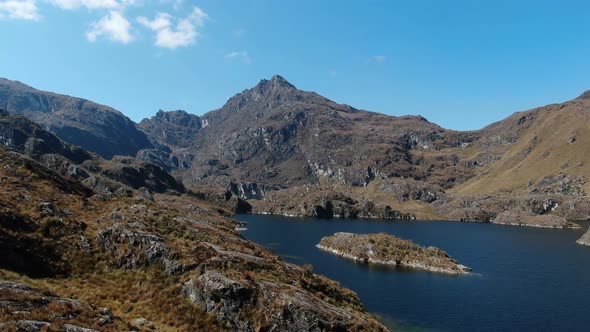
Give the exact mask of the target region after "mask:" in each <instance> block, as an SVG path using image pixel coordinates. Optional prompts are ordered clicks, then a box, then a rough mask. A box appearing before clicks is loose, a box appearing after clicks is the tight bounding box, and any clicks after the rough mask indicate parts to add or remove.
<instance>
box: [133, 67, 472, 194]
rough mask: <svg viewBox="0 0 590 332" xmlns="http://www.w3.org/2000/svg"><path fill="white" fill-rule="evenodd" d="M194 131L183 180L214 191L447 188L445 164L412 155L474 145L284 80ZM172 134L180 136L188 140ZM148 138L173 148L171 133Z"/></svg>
mask: <svg viewBox="0 0 590 332" xmlns="http://www.w3.org/2000/svg"><path fill="white" fill-rule="evenodd" d="M175 116H176V115H175V114H170V117H175ZM163 118H164V116H163V115H162V114H161V113H158V115H157V116H156V117H155V118H154V119H155V120H154V119H152V120H144V121H143V122H142V124H143V123H145V125H143V126H141V124H140V127H142V129H143V128H148V126H147V124H151V125H150V128H153V127H154V126H153V123H155V122H156V120H159V119H163ZM158 123H161V120H160V121H159V122H158ZM196 123H197V121H196V120H195V121H194V124H193V125H192V128H188V127H185V129H189V130H190V131H191V132H192V133H194V137H193V139H192V144H190V145H188V144H184V142H183V145H181V146H178V147H181V148H185V149H188V150H189V151H190V152H191V154H192V155H194V156H195V157H194V158H193V160H192V162H191V167H190V171H185V172H182V173H181V176H182V177H183V179H184V180H185V181H186V182H188V183H201V184H203V183H205V184H209V185H212V186H227V185H229V184H230V183H234V182H237V183H240V184H248V183H257V184H260V185H264V186H266V187H269V188H271V189H280V188H288V187H291V186H297V185H303V184H315V183H319V181H320V178H322V177H331V178H334V179H337V180H338V181H339V182H341V183H343V184H347V185H352V186H364V185H366V184H367V183H368V182H370V181H372V180H373V179H375V178H376V177H404V178H415V179H423V178H427V177H438V178H437V180H436V182H438V183H440V184H441V185H442V184H445V183H446V182H453V181H455V179H450V178H449V177H448V176H447V177H446V176H445V175H444V174H439V173H438V169H439V167H438V166H436V165H435V164H438V163H441V161H440V160H437V161H434V160H429V159H427V158H424V157H422V156H418V157H417V158H416V156H414V155H412V154H411V153H410V151H411V150H414V149H417V150H424V149H441V148H444V147H453V146H458V145H461V144H463V143H465V142H469V141H471V140H473V139H474V137H473V135H472V134H470V133H460V132H454V131H449V130H445V129H443V128H441V127H439V126H437V125H435V124H432V123H430V122H428V121H427V120H426V119H424V118H422V117H420V116H402V117H393V116H387V115H384V114H379V113H373V112H367V111H363V110H357V109H355V108H353V107H350V106H347V105H342V104H338V103H335V102H333V101H331V100H329V99H326V98H324V97H322V96H320V95H318V94H316V93H313V92H307V91H302V90H298V89H297V88H295V87H294V86H293V85H292V84H290V83H289V82H287V81H286V80H285V79H284V78H282V77H280V76H274V77H273V78H272V79H271V80H262V81H261V82H260V83H259V84H258V85H257V86H255V87H254V88H251V89H248V90H245V91H243V92H241V93H239V94H237V95H235V96H234V97H232V98H230V99H229V100H228V102H227V103H226V104H225V105H224V106H223V107H222V108H221V109H218V110H215V111H212V112H209V113H207V114H205V115H203V116H202V117H201V118H200V123H201V125H200V126H198V125H196ZM167 128H170V127H167ZM174 128H175V129H174V131H173V132H174V133H179V132H182V131H181V130H180V129H178V128H177V127H176V126H175V127H174ZM144 130H146V129H144ZM148 132H149V135H150V137H152V139H154V140H155V141H157V142H158V143H160V144H164V145H167V146H169V147H170V139H169V137H170V136H171V135H170V134H169V131H168V130H167V129H162V128H159V129H158V130H151V129H150V130H149V131H148ZM184 135H185V137H186V136H187V135H186V134H184ZM185 151H186V150H185ZM437 158H438V159H441V158H442V159H444V158H445V157H444V156H438V157H437ZM443 162H444V161H443ZM448 162H452V161H451V160H449V161H448Z"/></svg>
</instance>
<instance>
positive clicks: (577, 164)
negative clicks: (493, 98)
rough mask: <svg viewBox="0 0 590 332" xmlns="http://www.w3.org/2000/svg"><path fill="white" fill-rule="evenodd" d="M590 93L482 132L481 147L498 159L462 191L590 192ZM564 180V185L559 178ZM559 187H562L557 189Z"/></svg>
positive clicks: (522, 114)
mask: <svg viewBox="0 0 590 332" xmlns="http://www.w3.org/2000/svg"><path fill="white" fill-rule="evenodd" d="M589 94H590V93H588V92H586V93H585V94H583V95H582V96H580V97H579V98H576V99H574V100H572V101H568V102H565V103H561V104H554V105H548V106H544V107H540V108H536V109H533V110H530V111H526V112H519V113H516V114H514V115H512V116H510V117H508V118H507V119H505V120H502V121H500V122H498V123H495V124H492V125H490V126H488V127H486V128H484V129H482V130H481V133H482V135H481V136H482V137H484V138H485V139H484V138H482V139H481V140H480V141H479V142H478V143H477V145H478V147H479V149H480V150H482V151H488V153H491V154H495V155H496V156H497V159H498V160H497V161H495V162H494V163H492V164H490V165H489V166H488V167H486V168H485V169H484V170H483V171H482V172H479V173H478V175H477V176H475V177H474V178H472V179H470V180H469V181H467V182H466V183H464V184H463V185H461V186H459V187H458V188H457V192H459V193H465V194H474V193H511V194H528V193H534V192H547V193H549V192H553V191H556V190H557V192H556V193H559V192H563V191H564V190H565V191H566V192H564V193H566V194H572V195H579V196H583V195H584V193H588V192H590V183H588V182H587V179H590V167H589V166H590V154H588V147H589V146H590V98H589V97H587V96H588V95H589ZM560 181H561V182H563V183H562V184H561V185H559V182H560ZM554 185H559V188H552V186H554Z"/></svg>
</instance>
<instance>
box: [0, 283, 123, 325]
mask: <svg viewBox="0 0 590 332" xmlns="http://www.w3.org/2000/svg"><path fill="white" fill-rule="evenodd" d="M128 328H129V325H128V324H126V323H125V322H123V321H122V320H121V319H120V318H119V317H116V316H115V315H113V313H111V312H110V311H109V310H108V309H105V308H96V307H94V306H91V305H89V304H86V303H84V302H81V301H78V300H74V299H70V298H66V297H60V296H57V295H55V294H52V293H50V292H47V291H42V290H40V289H37V288H33V287H30V286H27V285H24V284H20V283H16V282H10V281H6V280H0V330H2V331H66V332H93V331H99V330H101V331H104V330H119V329H128Z"/></svg>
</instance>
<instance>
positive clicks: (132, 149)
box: [0, 78, 152, 159]
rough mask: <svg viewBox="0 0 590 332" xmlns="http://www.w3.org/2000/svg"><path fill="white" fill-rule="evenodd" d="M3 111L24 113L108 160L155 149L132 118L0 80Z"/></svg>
mask: <svg viewBox="0 0 590 332" xmlns="http://www.w3.org/2000/svg"><path fill="white" fill-rule="evenodd" d="M0 108H3V109H5V110H6V111H8V112H9V113H13V114H22V115H24V116H26V117H27V118H29V119H31V120H33V121H35V122H37V123H39V124H41V125H43V126H44V127H45V128H47V129H48V130H49V131H51V132H52V133H54V134H56V135H57V136H58V137H59V138H61V139H63V140H64V141H66V142H69V143H72V144H76V145H79V146H81V147H82V148H84V149H85V150H89V151H92V152H96V153H98V154H99V155H101V156H102V157H104V158H107V159H110V158H111V157H112V156H114V155H135V154H136V153H137V151H139V150H140V149H144V148H149V147H151V146H152V145H151V143H150V142H149V140H148V139H147V137H146V135H145V134H144V133H142V132H141V131H139V130H138V129H137V128H136V125H135V123H134V122H133V121H131V120H130V119H129V118H127V117H126V116H124V115H123V114H121V113H120V112H119V111H116V110H114V109H112V108H110V107H108V106H104V105H100V104H96V103H94V102H91V101H88V100H85V99H80V98H74V97H70V96H65V95H59V94H55V93H51V92H45V91H40V90H37V89H34V88H32V87H30V86H27V85H25V84H22V83H20V82H17V81H10V80H7V79H4V78H0Z"/></svg>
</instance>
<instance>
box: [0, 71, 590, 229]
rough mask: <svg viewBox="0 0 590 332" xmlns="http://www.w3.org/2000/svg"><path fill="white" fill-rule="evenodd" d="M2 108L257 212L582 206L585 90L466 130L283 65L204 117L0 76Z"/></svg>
mask: <svg viewBox="0 0 590 332" xmlns="http://www.w3.org/2000/svg"><path fill="white" fill-rule="evenodd" d="M0 108H5V109H6V110H8V112H10V113H17V114H22V115H24V116H27V117H28V118H30V119H31V120H33V121H35V122H38V123H39V124H41V125H42V126H43V127H44V128H46V129H47V130H49V131H51V132H53V133H55V134H56V135H57V136H58V137H60V138H61V139H63V140H64V141H67V142H70V143H72V144H75V145H79V146H81V147H83V148H84V149H87V150H90V151H93V152H96V153H98V154H99V155H101V156H102V157H104V158H107V159H109V158H112V157H113V156H115V155H125V156H129V157H133V158H135V159H136V160H138V161H145V162H149V163H153V164H157V165H159V166H161V167H162V168H163V169H164V170H166V171H169V172H172V173H173V174H174V175H175V176H177V177H178V178H179V179H181V180H182V181H183V182H184V184H185V185H186V186H188V187H194V186H198V187H211V188H223V189H227V190H229V191H231V192H232V193H233V194H235V195H239V196H241V197H242V198H243V199H249V200H250V201H251V203H252V204H253V205H254V210H255V211H257V212H271V213H282V214H294V215H318V216H319V215H320V214H321V215H322V216H328V217H329V216H338V215H349V216H355V215H357V216H358V215H361V216H367V215H374V216H376V217H379V216H383V215H384V213H375V214H373V213H372V212H371V211H373V212H375V211H374V210H371V209H369V210H367V208H366V204H365V203H367V202H369V203H370V204H373V205H372V206H379V209H381V207H383V209H385V208H386V207H389V208H390V209H391V210H394V211H397V212H399V214H394V215H395V216H404V215H408V214H409V215H412V216H415V217H417V218H429V219H430V218H452V219H467V220H482V221H493V220H497V219H498V222H500V220H501V219H502V218H501V217H502V216H501V213H503V212H505V211H507V210H511V211H512V212H514V213H516V214H518V217H515V218H516V219H517V220H519V221H518V222H517V223H523V224H527V223H529V222H528V221H527V222H525V221H524V220H529V219H530V217H535V216H540V215H555V216H558V217H560V218H562V217H563V218H568V219H586V218H588V216H590V204H589V203H588V202H587V200H586V194H587V192H588V191H589V190H590V183H588V182H587V179H588V177H589V176H590V167H588V166H589V165H590V160H589V158H590V155H589V154H587V153H585V152H584V151H585V149H586V147H587V146H589V143H590V132H589V131H590V126H589V125H590V92H585V93H584V94H582V95H581V96H580V97H578V98H576V99H574V100H572V101H568V102H565V103H561V104H553V105H548V106H544V107H540V108H537V109H533V110H530V111H525V112H519V113H516V114H514V115H512V116H510V117H508V118H506V119H504V120H502V121H499V122H496V123H494V124H491V125H489V126H487V127H485V128H483V129H481V130H477V131H468V132H461V131H453V130H447V129H444V128H441V127H440V126H438V125H436V124H433V123H431V122H429V121H427V120H426V119H424V118H423V117H420V116H410V115H408V116H399V117H397V116H388V115H384V114H380V113H373V112H368V111H364V110H358V109H355V108H353V107H350V106H348V105H343V104H338V103H336V102H333V101H331V100H329V99H327V98H325V97H322V96H320V95H318V94H316V93H313V92H307V91H302V90H299V89H297V88H296V87H294V86H293V85H292V84H290V83H289V82H288V81H287V80H285V79H284V78H282V77H280V76H274V77H273V78H272V79H270V80H262V81H260V83H259V84H258V85H256V86H255V87H253V88H251V89H247V90H245V91H243V92H241V93H238V94H236V95H235V96H233V97H232V98H230V99H229V100H228V101H227V103H226V104H225V105H224V106H223V107H222V108H220V109H218V110H214V111H211V112H209V113H207V114H205V115H203V116H196V115H193V114H189V113H187V112H184V111H181V110H177V111H171V112H165V111H159V112H158V113H157V114H156V115H155V116H153V117H151V118H149V119H144V120H143V121H141V122H140V123H139V124H135V123H133V122H132V121H131V120H129V119H128V118H127V117H125V116H124V115H122V114H121V113H120V112H118V111H116V110H114V109H112V108H110V107H107V106H102V105H98V104H96V103H93V102H90V101H86V100H83V99H78V98H73V97H69V96H63V95H57V94H54V93H49V92H43V91H39V90H35V89H33V88H31V87H28V86H26V85H24V84H22V83H18V82H14V81H9V80H5V79H2V80H0ZM310 188H313V190H312V193H310ZM335 193H337V194H338V195H336V196H334V194H335ZM294 195H298V196H299V197H303V198H298V199H297V200H296V201H294V200H293V199H292V197H294ZM370 204H369V205H370ZM361 206H362V207H361ZM318 207H321V208H322V209H323V210H324V211H323V212H322V211H321V209H318ZM318 211H319V212H318ZM379 211H382V210H379ZM324 212H326V213H327V214H325V213H324ZM392 216H393V215H392ZM499 217H500V218H499ZM521 221H522V222H521ZM533 224H534V222H533ZM551 224H552V225H564V223H563V221H560V222H559V223H557V224H556V223H555V222H552V223H551Z"/></svg>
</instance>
